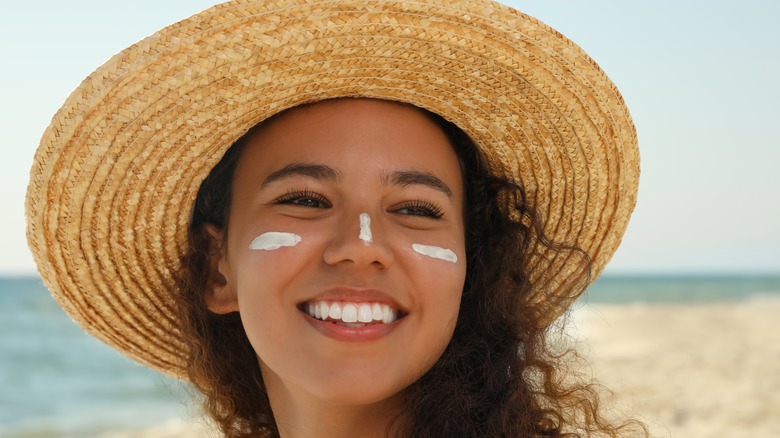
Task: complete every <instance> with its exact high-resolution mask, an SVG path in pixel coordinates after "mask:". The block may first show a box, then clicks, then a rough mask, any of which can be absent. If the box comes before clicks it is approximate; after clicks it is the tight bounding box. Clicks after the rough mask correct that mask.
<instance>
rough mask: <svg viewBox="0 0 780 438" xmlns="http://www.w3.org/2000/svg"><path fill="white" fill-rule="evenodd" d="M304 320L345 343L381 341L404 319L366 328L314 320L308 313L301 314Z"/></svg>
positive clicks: (330, 336)
mask: <svg viewBox="0 0 780 438" xmlns="http://www.w3.org/2000/svg"><path fill="white" fill-rule="evenodd" d="M301 315H302V316H303V318H304V319H305V320H306V322H308V323H309V324H311V325H312V327H314V328H315V329H317V331H319V332H320V333H322V334H323V335H325V336H327V337H329V338H331V339H335V340H337V341H343V342H370V341H375V340H377V339H381V338H383V337H385V336H387V335H389V334H390V333H391V332H392V331H393V330H395V328H396V327H398V324H399V323H400V322H401V321H403V318H402V319H399V320H396V321H394V322H391V323H390V324H373V325H367V326H364V327H345V326H343V325H339V324H334V323H332V322H328V321H321V320H319V319H317V318H312V317H311V316H309V315H308V314H306V313H303V312H301Z"/></svg>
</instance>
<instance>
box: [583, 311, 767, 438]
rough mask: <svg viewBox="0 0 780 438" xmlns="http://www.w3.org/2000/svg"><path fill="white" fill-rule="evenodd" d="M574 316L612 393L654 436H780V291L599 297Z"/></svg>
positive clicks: (593, 361)
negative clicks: (620, 300) (686, 300)
mask: <svg viewBox="0 0 780 438" xmlns="http://www.w3.org/2000/svg"><path fill="white" fill-rule="evenodd" d="M573 319H574V322H575V325H576V326H577V327H578V328H579V330H580V331H581V335H582V337H583V339H585V341H586V342H585V344H584V348H585V350H586V351H589V355H588V358H589V360H590V362H591V363H592V366H593V369H594V372H595V374H596V376H598V378H599V380H600V381H601V382H602V383H603V384H605V385H606V386H608V387H610V389H612V390H613V391H614V397H612V398H611V400H610V401H608V402H610V403H613V405H614V404H619V405H623V406H625V407H627V408H628V409H629V410H633V411H634V412H637V413H638V414H639V415H640V418H642V417H643V419H644V421H645V422H646V423H647V424H648V426H649V427H650V430H651V433H652V436H658V437H668V436H672V437H680V438H705V437H707V438H708V437H713V438H714V437H728V438H741V437H753V438H755V437H780V298H778V297H774V298H769V297H765V298H755V299H752V300H749V301H744V302H735V303H709V304H700V303H696V304H674V305H671V304H659V305H594V306H586V307H584V308H582V309H579V310H577V311H575V313H574V315H573Z"/></svg>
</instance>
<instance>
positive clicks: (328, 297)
mask: <svg viewBox="0 0 780 438" xmlns="http://www.w3.org/2000/svg"><path fill="white" fill-rule="evenodd" d="M311 301H330V302H333V301H345V302H350V303H380V304H387V305H388V306H390V307H391V308H393V309H395V310H400V311H402V312H404V313H406V309H405V308H403V307H402V306H401V304H399V303H398V301H396V300H395V299H394V298H393V297H391V296H390V295H389V294H387V293H385V292H383V291H381V290H377V289H363V288H354V287H342V286H339V287H332V288H329V289H326V290H324V291H322V292H321V293H319V294H317V295H316V296H313V297H311V298H309V299H307V300H305V301H303V302H301V303H300V304H304V303H308V302H311Z"/></svg>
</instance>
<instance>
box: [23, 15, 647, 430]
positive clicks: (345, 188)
mask: <svg viewBox="0 0 780 438" xmlns="http://www.w3.org/2000/svg"><path fill="white" fill-rule="evenodd" d="M637 164H638V157H637V153H636V137H635V133H634V130H633V126H632V124H631V121H630V118H629V116H628V113H627V110H626V109H625V106H624V105H623V103H622V99H621V98H620V95H619V94H618V93H617V91H616V90H615V89H614V87H613V86H612V85H611V83H610V82H609V81H608V79H607V78H606V76H604V74H603V73H602V72H601V71H600V70H599V69H598V68H597V67H596V66H595V64H594V63H593V62H592V61H591V60H590V59H589V58H588V57H587V56H586V55H585V54H583V53H582V52H581V51H580V50H579V49H578V48H576V46H574V45H573V44H572V43H571V42H569V41H568V40H566V39H565V38H564V37H562V36H561V35H560V34H558V33H557V32H555V31H553V30H551V29H549V28H547V27H546V26H544V25H543V24H541V23H539V22H537V21H535V20H533V19H531V18H529V17H527V16H524V15H522V14H520V13H518V12H516V11H513V10H511V9H509V8H506V7H503V6H501V5H497V4H494V3H490V2H484V1H466V2H453V3H452V4H449V3H443V2H439V1H437V2H421V3H396V2H387V1H369V2H366V1H359V2H358V1H336V2H332V1H331V2H323V1H301V0H286V1H278V2H258V1H238V2H230V3H226V4H223V5H219V6H217V7H215V8H213V9H211V10H208V11H204V12H203V13H201V14H198V15H196V16H194V17H191V18H190V19H188V20H185V21H184V22H181V23H178V24H175V25H173V26H170V27H168V28H166V29H163V30H162V31H160V32H158V33H157V34H155V35H153V36H151V37H149V38H147V39H146V40H144V41H142V42H141V43H139V44H138V45H135V46H132V47H130V48H128V49H127V50H125V51H124V52H122V53H120V54H119V55H117V56H115V57H114V58H112V60H110V61H109V62H108V63H107V64H106V65H104V66H103V67H101V68H100V69H99V70H98V71H96V72H95V73H93V75H91V76H90V77H89V78H87V79H86V80H85V82H84V83H82V85H81V86H80V87H79V89H77V90H76V92H74V94H73V95H71V97H70V98H69V99H68V101H67V102H66V103H65V105H64V106H63V108H62V109H61V110H60V112H59V113H58V114H57V115H56V116H55V119H54V121H53V123H52V125H51V126H50V128H49V129H48V130H47V132H46V133H45V134H44V138H43V140H42V143H41V147H40V148H39V150H38V153H37V154H36V161H35V164H34V166H33V170H32V173H31V183H30V187H29V189H28V198H27V214H28V222H29V226H28V238H29V241H30V246H31V248H32V249H33V252H34V254H35V257H36V260H37V262H38V266H39V270H40V271H41V275H42V277H43V278H44V281H45V282H46V283H47V285H48V286H49V288H50V289H51V290H52V292H53V294H54V295H55V297H57V298H58V300H59V301H60V303H61V304H62V305H63V307H64V308H65V309H66V310H67V311H68V312H69V313H71V315H72V316H73V317H74V319H75V320H76V321H78V322H79V323H81V324H82V325H84V326H85V327H86V328H87V330H89V331H90V332H91V333H93V334H95V335H96V336H98V337H99V338H101V339H103V340H104V341H106V342H107V343H108V344H109V345H112V346H114V347H115V348H118V349H119V350H120V351H122V352H124V353H125V354H127V355H129V356H130V357H132V358H134V359H136V360H138V361H140V362H141V363H144V364H146V365H148V366H151V367H153V368H156V369H159V370H161V371H163V372H167V373H169V374H173V375H175V376H178V377H181V378H186V379H188V380H189V381H190V382H192V383H193V384H194V385H195V386H196V387H197V388H198V389H199V390H200V391H201V392H202V393H203V395H204V402H205V407H206V411H207V412H208V413H209V414H210V415H211V417H212V418H213V419H214V420H215V421H216V423H217V424H218V425H219V427H220V428H221V430H222V432H223V433H224V434H225V435H226V436H277V435H278V436H285V437H287V436H292V437H296V436H343V435H347V434H350V435H355V436H531V437H533V436H567V435H566V434H567V433H572V434H579V435H572V436H583V435H587V434H588V433H590V432H602V433H605V434H607V435H613V436H615V435H617V434H618V433H620V431H621V429H620V428H618V427H616V426H613V425H611V424H610V423H609V422H607V421H605V420H603V419H602V417H601V416H600V414H599V413H598V409H597V398H596V396H595V395H594V394H593V393H592V392H591V391H590V390H589V389H588V387H587V386H585V385H579V386H578V385H574V384H570V383H565V382H564V381H563V380H562V379H561V373H562V372H563V371H565V370H564V369H563V363H562V360H561V359H560V358H559V357H556V355H554V354H553V352H552V351H550V349H549V348H548V347H547V346H546V344H545V334H546V331H547V327H549V324H550V323H551V322H552V321H553V320H554V318H555V317H556V316H558V315H559V314H560V313H561V312H562V311H563V310H564V309H565V308H566V307H567V306H568V305H569V304H570V303H571V302H572V301H573V300H574V299H575V298H576V296H577V295H578V294H579V293H580V292H581V291H582V289H583V288H584V287H585V286H586V285H587V284H588V282H589V281H590V280H591V279H592V278H593V277H595V275H597V274H598V272H600V270H601V269H602V268H603V266H604V264H605V263H606V262H607V260H608V259H609V258H610V257H611V254H612V253H613V252H614V250H615V248H616V246H617V243H618V241H619V239H620V236H621V235H622V233H623V231H624V229H625V224H626V221H627V220H628V216H629V215H630V211H631V209H632V208H633V204H634V200H635V195H636V182H637V177H638V167H637ZM591 273H592V274H593V275H591ZM623 430H624V431H625V429H623Z"/></svg>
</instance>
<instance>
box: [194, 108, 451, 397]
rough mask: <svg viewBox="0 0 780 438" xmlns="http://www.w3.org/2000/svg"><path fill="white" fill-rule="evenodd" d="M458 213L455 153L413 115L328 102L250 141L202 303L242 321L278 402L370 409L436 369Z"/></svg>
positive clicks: (446, 323)
mask: <svg viewBox="0 0 780 438" xmlns="http://www.w3.org/2000/svg"><path fill="white" fill-rule="evenodd" d="M463 202H464V200H463V187H462V179H461V173H460V166H459V164H458V159H457V157H456V155H455V153H454V152H453V150H452V147H451V146H450V144H449V142H448V140H447V138H446V137H445V135H444V134H443V133H442V132H441V131H440V129H439V128H438V127H437V126H436V125H435V124H434V123H433V122H432V121H431V120H430V119H429V118H428V117H427V116H426V115H424V114H423V113H422V112H420V111H419V110H417V109H415V108H413V107H410V106H405V105H400V104H397V103H390V102H383V101H377V100H368V99H343V100H336V101H326V102H320V103H316V104H312V105H309V106H306V107H301V108H297V109H293V110H290V111H288V112H287V113H285V114H283V115H282V116H280V117H278V118H276V119H274V120H272V121H270V122H268V123H267V124H265V125H264V126H263V127H262V128H260V130H259V131H257V132H256V133H254V134H253V136H252V137H251V138H250V139H249V141H248V143H247V144H246V147H245V149H244V150H243V153H242V155H241V158H240V161H239V163H238V166H237V168H236V174H235V177H234V181H233V198H232V202H231V210H230V219H229V223H228V228H227V229H228V233H227V239H228V240H227V247H226V249H225V251H224V252H223V254H222V256H221V259H220V260H219V261H218V262H217V263H218V268H219V272H220V273H221V274H222V275H223V276H224V279H225V281H224V282H222V283H220V284H219V285H217V286H216V287H215V288H214V291H213V293H212V294H209V296H208V303H209V306H210V308H211V309H212V310H213V311H216V312H219V313H225V312H230V311H235V310H238V311H239V312H240V315H241V320H242V322H243V325H244V329H245V330H246V333H247V336H248V338H249V340H250V342H251V344H252V346H253V347H254V349H255V352H256V353H257V356H258V358H259V359H260V363H261V369H262V373H263V378H264V380H265V382H266V386H267V388H268V392H269V397H271V398H272V400H273V397H274V396H275V394H283V393H286V394H288V395H291V396H299V397H313V398H314V399H318V400H323V401H328V402H334V403H339V404H373V403H378V402H381V401H384V400H390V399H391V397H392V396H394V395H396V394H399V393H400V392H401V391H402V390H403V389H404V388H406V387H408V386H409V385H410V384H411V383H413V382H414V381H415V380H417V379H418V378H419V377H420V376H421V375H422V374H424V373H425V372H426V371H427V370H428V369H430V367H431V366H432V365H433V363H434V362H435V361H436V360H437V359H438V358H439V357H440V355H441V353H442V352H443V350H444V348H445V346H446V345H447V343H448V342H449V340H450V339H451V337H452V332H453V329H454V327H455V322H456V320H457V316H458V308H459V304H460V296H461V292H462V290H463V283H464V278H465V273H466V263H465V260H466V254H465V247H464V224H463V214H462V212H463ZM369 321H370V322H369Z"/></svg>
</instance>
